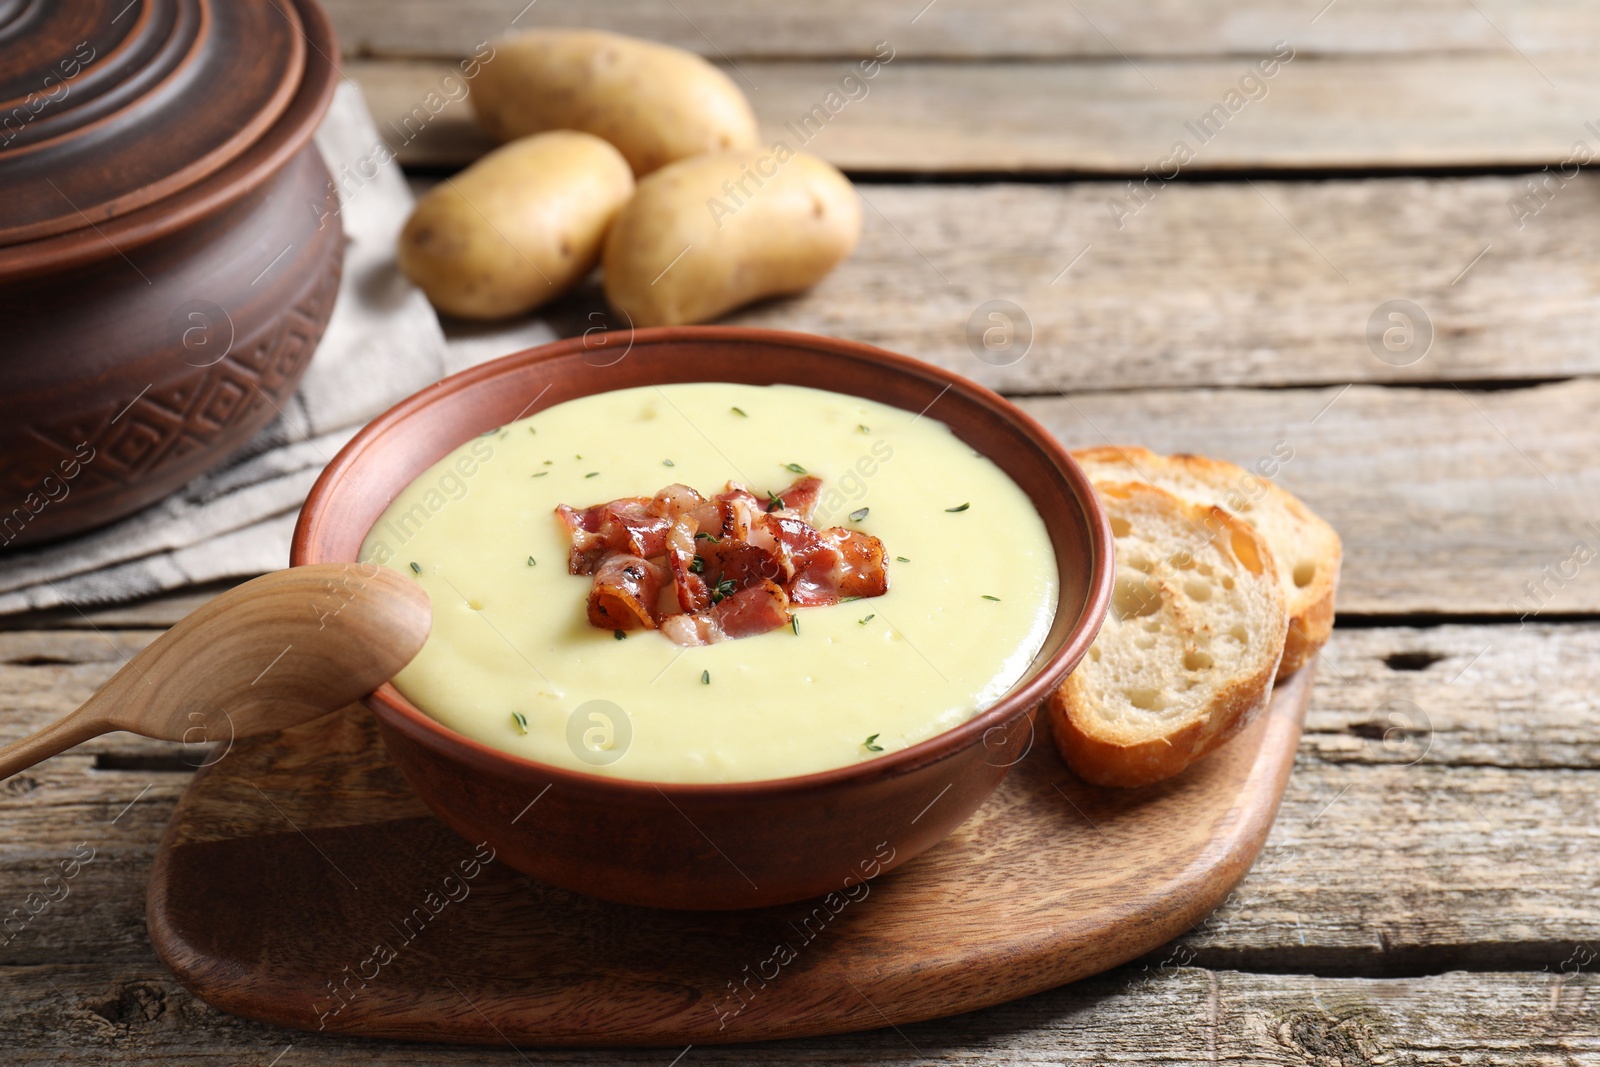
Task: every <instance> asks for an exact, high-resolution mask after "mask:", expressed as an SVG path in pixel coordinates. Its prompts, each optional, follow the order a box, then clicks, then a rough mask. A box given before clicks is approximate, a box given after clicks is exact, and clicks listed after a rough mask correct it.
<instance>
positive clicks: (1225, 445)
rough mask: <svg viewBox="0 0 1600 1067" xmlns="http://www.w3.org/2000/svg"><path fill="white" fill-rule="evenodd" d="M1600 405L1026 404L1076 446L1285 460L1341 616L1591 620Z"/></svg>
mask: <svg viewBox="0 0 1600 1067" xmlns="http://www.w3.org/2000/svg"><path fill="white" fill-rule="evenodd" d="M1597 405H1600V381H1595V380H1593V379H1578V380H1574V381H1570V382H1563V383H1559V384H1553V385H1545V386H1539V387H1537V388H1526V389H1508V390H1503V391H1494V392H1479V393H1469V392H1465V391H1462V390H1458V389H1402V388H1383V387H1377V386H1360V385H1358V386H1347V387H1343V388H1339V389H1333V388H1328V389H1317V390H1299V389H1287V390H1277V391H1272V390H1195V391H1172V392H1160V393H1156V392H1137V393H1097V394H1079V395H1075V396H1070V397H1067V396H1063V397H1060V398H1048V399H1047V398H1037V399H1028V400H1024V401H1022V407H1023V408H1024V410H1027V411H1028V412H1029V413H1031V414H1033V415H1034V416H1035V417H1037V418H1039V419H1040V420H1041V421H1043V422H1044V424H1045V425H1046V426H1047V427H1049V428H1050V430H1051V431H1052V432H1053V433H1055V435H1056V436H1057V437H1058V438H1060V439H1061V440H1062V441H1064V442H1066V443H1067V444H1069V445H1071V446H1073V447H1078V446H1084V445H1101V444H1108V443H1123V442H1131V443H1137V444H1145V445H1147V446H1149V447H1150V448H1152V449H1155V450H1156V451H1161V452H1198V453H1203V454H1207V455H1213V456H1220V457H1223V458H1227V459H1231V460H1233V461H1234V462H1236V463H1238V464H1240V465H1241V466H1244V467H1246V468H1251V469H1254V468H1255V467H1256V465H1257V464H1258V462H1260V461H1261V460H1262V459H1263V458H1264V457H1265V458H1267V459H1271V458H1272V456H1273V452H1274V449H1276V450H1277V451H1278V453H1279V454H1280V455H1284V454H1288V453H1289V452H1290V451H1292V458H1290V459H1288V461H1287V462H1285V463H1284V464H1283V466H1282V470H1281V472H1280V473H1279V475H1278V478H1277V480H1278V482H1279V484H1281V485H1283V486H1284V487H1286V488H1288V489H1290V490H1291V491H1293V492H1295V493H1297V494H1299V495H1300V496H1301V497H1302V499H1304V500H1305V501H1306V502H1307V503H1308V504H1309V505H1310V506H1311V507H1312V508H1313V509H1314V510H1315V511H1317V512H1318V513H1319V514H1321V515H1322V516H1323V517H1325V518H1326V519H1327V520H1328V521H1329V522H1331V523H1332V524H1333V525H1334V527H1335V529H1337V530H1339V532H1340V534H1341V536H1342V537H1343V539H1344V569H1343V577H1342V579H1341V582H1340V589H1339V610H1340V611H1342V612H1346V613H1351V614H1370V615H1394V614H1402V615H1410V614H1433V613H1438V614H1450V613H1462V614H1502V615H1515V616H1517V617H1518V618H1522V617H1525V616H1531V615H1534V614H1535V613H1553V612H1592V611H1595V610H1597V609H1600V574H1597V571H1596V568H1595V567H1593V566H1592V565H1591V564H1592V563H1593V561H1594V556H1595V554H1596V552H1597V551H1600V530H1597V528H1596V527H1595V526H1594V525H1593V524H1594V523H1595V521H1596V520H1597V519H1600V516H1597V515H1596V514H1595V511H1594V502H1595V501H1596V500H1600V468H1596V467H1595V465H1594V462H1593V458H1592V457H1593V451H1594V430H1593V426H1592V421H1593V416H1592V412H1593V411H1594V410H1595V408H1596V406H1597ZM931 414H933V415H935V416H936V415H937V414H938V409H937V407H935V408H934V409H933V411H932V412H931ZM1525 583H1528V584H1525Z"/></svg>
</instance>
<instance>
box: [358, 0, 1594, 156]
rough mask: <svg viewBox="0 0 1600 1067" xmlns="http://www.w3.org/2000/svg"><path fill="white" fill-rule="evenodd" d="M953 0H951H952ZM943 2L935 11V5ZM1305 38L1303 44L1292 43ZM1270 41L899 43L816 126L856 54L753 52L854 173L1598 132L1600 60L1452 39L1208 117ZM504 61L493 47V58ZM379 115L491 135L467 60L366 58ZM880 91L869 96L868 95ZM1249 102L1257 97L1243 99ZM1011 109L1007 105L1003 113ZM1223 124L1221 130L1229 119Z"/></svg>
mask: <svg viewBox="0 0 1600 1067" xmlns="http://www.w3.org/2000/svg"><path fill="white" fill-rule="evenodd" d="M941 2H942V0H941ZM935 10H937V8H935ZM1291 43H1293V44H1298V42H1294V41H1291ZM1268 54H1270V47H1269V48H1267V49H1263V50H1252V51H1247V52H1246V53H1245V54H1242V55H1238V56H1230V57H1215V56H1207V57H1204V58H1196V59H1187V60H1172V59H1140V60H1137V61H1123V60H1121V59H1096V60H1076V61H1073V60H1046V61H1026V62H1006V63H994V62H970V63H947V62H930V61H919V60H916V59H913V58H911V57H909V56H900V55H898V54H897V55H896V57H895V58H894V60H893V61H892V62H890V63H889V64H887V65H886V66H884V67H883V68H882V70H881V71H880V72H879V73H878V75H877V77H876V78H874V79H873V80H871V81H870V82H866V83H864V89H863V88H857V89H854V90H852V92H853V94H854V95H855V97H856V99H854V100H852V101H850V102H848V103H844V104H843V105H842V106H840V105H839V104H837V103H836V104H835V105H833V106H834V108H835V109H836V112H835V113H834V114H832V115H831V116H829V117H827V119H826V124H825V125H822V124H821V123H820V122H815V123H813V127H812V128H813V130H815V129H816V128H817V127H818V126H821V130H820V132H817V133H815V134H814V135H813V136H809V138H808V137H807V136H797V135H796V133H795V131H794V130H792V129H789V128H788V126H787V124H789V123H794V124H796V125H797V126H798V125H799V124H800V122H801V119H802V118H803V117H804V116H806V115H807V114H809V113H811V112H812V110H813V108H816V107H818V106H819V105H822V104H824V102H825V99H826V97H827V94H828V92H829V91H830V90H837V89H838V88H839V80H840V79H841V78H842V77H844V76H845V75H847V74H850V73H851V72H852V71H854V70H855V65H854V64H855V61H853V60H849V59H836V60H829V61H796V62H773V61H768V60H741V61H739V62H738V63H736V64H735V65H734V66H733V68H731V69H730V75H731V76H732V77H733V78H734V80H735V81H736V82H737V83H738V84H739V86H740V87H741V88H743V89H744V90H745V91H746V94H747V95H748V96H749V97H750V102H751V104H752V105H754V107H755V109H756V115H757V117H758V119H759V120H760V123H761V128H762V131H763V140H764V141H771V140H774V139H781V140H783V141H784V142H785V143H786V144H788V145H789V146H790V147H791V148H799V147H802V146H803V147H805V149H806V150H807V151H809V152H812V153H814V154H816V155H820V156H822V157H823V158H825V159H827V160H828V161H830V162H832V163H833V164H835V165H836V166H838V167H840V168H841V169H843V170H845V171H847V172H849V173H850V174H852V175H857V176H864V175H871V174H875V173H884V172H889V173H896V174H907V173H909V174H934V173H938V174H944V175H959V174H985V175H993V174H997V173H1023V172H1035V173H1050V174H1059V173H1073V174H1119V175H1137V176H1141V177H1142V176H1143V172H1144V168H1146V167H1149V168H1151V169H1152V170H1153V171H1161V172H1163V173H1167V174H1168V175H1169V176H1170V174H1171V172H1172V167H1171V166H1170V165H1169V166H1166V167H1163V166H1160V164H1162V162H1163V161H1165V160H1168V159H1169V158H1171V157H1172V156H1173V152H1174V144H1175V143H1176V142H1178V141H1180V140H1182V141H1185V142H1187V144H1188V145H1189V148H1190V149H1191V151H1192V153H1193V158H1192V159H1191V160H1188V161H1187V162H1185V161H1183V160H1181V159H1180V160H1179V162H1183V163H1184V166H1183V167H1182V170H1183V171H1184V172H1185V173H1189V174H1195V173H1203V172H1207V171H1225V172H1237V171H1241V170H1258V171H1259V170H1305V169H1310V170H1319V171H1321V170H1340V169H1358V170H1366V169H1376V168H1401V169H1415V168H1423V167H1484V166H1524V167H1528V168H1530V169H1536V168H1538V167H1541V166H1544V165H1545V164H1558V163H1560V162H1561V161H1563V160H1566V159H1568V158H1569V156H1571V155H1572V149H1573V143H1574V142H1575V141H1578V140H1586V141H1587V142H1588V144H1589V148H1590V153H1591V155H1592V154H1593V153H1594V152H1595V151H1597V150H1600V135H1596V134H1594V133H1592V132H1588V131H1586V130H1585V128H1584V124H1585V123H1586V122H1589V121H1591V120H1594V119H1596V118H1597V115H1596V114H1595V113H1594V111H1593V108H1592V106H1591V102H1592V101H1593V100H1594V98H1595V94H1596V91H1597V89H1600V71H1597V70H1596V68H1595V64H1594V63H1593V61H1592V59H1591V58H1590V57H1589V56H1587V55H1539V56H1536V57H1535V56H1529V55H1527V54H1524V55H1521V56H1519V55H1517V54H1515V53H1512V52H1509V51H1502V52H1499V53H1494V54H1440V55H1422V56H1408V57H1405V58H1403V59H1400V58H1396V57H1392V56H1381V57H1374V56H1345V57H1329V58H1317V57H1315V56H1313V55H1310V54H1299V53H1298V52H1297V53H1296V58H1295V59H1294V60H1293V61H1291V62H1289V63H1287V64H1285V65H1283V66H1282V67H1281V68H1280V69H1278V71H1277V73H1276V74H1275V76H1273V77H1272V78H1270V79H1267V80H1265V81H1263V82H1261V84H1260V85H1258V86H1247V88H1248V89H1249V91H1250V92H1251V94H1252V95H1254V96H1255V97H1256V99H1255V100H1254V101H1252V102H1242V103H1238V104H1232V105H1230V106H1231V107H1233V108H1234V110H1233V112H1232V113H1231V114H1228V113H1227V112H1224V113H1223V118H1224V119H1225V121H1223V122H1215V121H1214V122H1213V124H1212V130H1211V131H1210V132H1209V133H1205V135H1204V136H1202V132H1204V131H1201V132H1197V131H1196V130H1191V129H1189V128H1188V127H1187V126H1186V125H1185V124H1186V123H1194V124H1196V125H1197V126H1198V124H1199V122H1200V120H1201V118H1202V117H1203V116H1204V115H1206V114H1207V113H1208V112H1209V111H1210V110H1211V108H1212V107H1213V106H1216V105H1222V104H1224V103H1225V102H1226V96H1227V94H1228V92H1229V91H1230V90H1234V91H1235V92H1236V93H1237V91H1238V87H1239V84H1240V79H1241V78H1243V77H1244V76H1246V75H1247V74H1250V73H1251V72H1253V71H1254V70H1255V64H1256V62H1257V61H1258V60H1260V59H1262V58H1263V57H1265V56H1266V55H1268ZM490 62H493V60H490ZM346 73H347V74H349V76H351V77H352V78H354V79H355V80H356V82H357V83H358V84H359V85H361V87H362V89H363V91H364V92H365V93H366V96H367V100H368V104H369V106H370V107H371V108H372V111H373V116H374V118H375V119H376V120H377V124H378V128H379V130H380V132H381V133H382V134H383V136H384V137H385V138H386V139H387V140H388V142H389V145H390V147H391V148H392V149H393V150H394V151H396V152H397V153H398V156H399V158H400V161H401V162H402V163H403V164H404V165H406V166H415V167H438V168H450V169H454V168H456V167H460V166H464V165H465V164H466V163H468V162H470V161H471V160H473V159H475V158H477V156H479V155H481V154H482V153H483V152H484V151H486V150H487V149H488V148H489V147H490V145H491V142H489V141H488V139H487V138H486V137H484V136H483V135H482V134H481V133H479V132H478V131H477V129H476V127H475V125H474V123H473V120H472V115H471V110H472V109H471V107H470V106H469V105H468V104H467V103H465V96H466V93H467V91H468V88H469V83H466V82H464V81H463V80H462V79H461V77H460V71H459V69H458V68H457V66H456V65H455V64H453V63H441V62H435V61H421V62H419V61H365V60H356V61H351V62H350V63H348V64H347V65H346ZM863 91H865V95H864V96H863V95H861V94H862V92H863ZM1236 99H1238V100H1240V101H1242V100H1243V97H1242V96H1240V97H1237V98H1236ZM997 116H1004V119H1003V121H999V120H997ZM1219 127H1220V128H1219Z"/></svg>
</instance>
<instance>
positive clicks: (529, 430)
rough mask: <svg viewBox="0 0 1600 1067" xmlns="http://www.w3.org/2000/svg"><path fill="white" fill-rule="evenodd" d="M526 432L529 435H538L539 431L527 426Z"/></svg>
mask: <svg viewBox="0 0 1600 1067" xmlns="http://www.w3.org/2000/svg"><path fill="white" fill-rule="evenodd" d="M528 432H529V433H538V432H539V431H538V430H535V429H534V428H533V427H532V426H529V427H528Z"/></svg>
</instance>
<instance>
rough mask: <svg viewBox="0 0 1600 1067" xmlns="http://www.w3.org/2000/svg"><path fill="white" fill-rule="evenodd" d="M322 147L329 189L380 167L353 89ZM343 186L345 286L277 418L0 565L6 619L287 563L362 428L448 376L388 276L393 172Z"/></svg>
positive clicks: (321, 133)
mask: <svg viewBox="0 0 1600 1067" xmlns="http://www.w3.org/2000/svg"><path fill="white" fill-rule="evenodd" d="M316 144H317V148H318V150H319V151H320V152H321V153H322V157H323V159H324V160H325V161H326V162H327V164H328V169H329V171H330V172H332V173H333V174H334V176H335V178H336V180H337V179H338V177H339V176H340V175H351V174H362V173H364V170H367V169H370V164H368V165H367V166H366V167H365V168H361V167H360V166H359V164H361V163H362V162H363V161H365V160H368V159H371V158H374V157H375V158H384V156H383V155H382V154H379V153H381V151H382V149H381V146H382V144H383V141H382V139H381V138H380V137H379V136H378V131H377V129H376V128H375V127H374V126H373V123H372V116H371V114H370V113H369V112H368V111H367V106H366V102H365V101H364V100H363V99H362V97H361V93H360V90H358V89H357V88H356V87H355V86H354V85H353V84H351V83H350V82H345V83H344V84H342V85H340V86H339V90H338V93H337V94H336V95H335V97H334V101H333V106H332V108H331V109H330V110H329V112H328V115H327V117H326V118H324V119H323V121H322V125H321V127H320V128H319V129H318V131H317V134H316ZM339 184H340V191H341V196H342V198H343V204H342V208H341V211H340V221H341V222H342V223H343V225H344V232H345V259H344V277H343V280H342V281H341V282H340V285H339V296H338V299H337V300H336V301H335V302H334V307H333V317H332V319H331V320H330V321H329V323H328V329H327V332H326V333H325V334H324V335H323V338H322V343H321V344H320V345H319V346H318V347H317V353H316V355H315V356H314V357H313V358H312V361H311V367H310V370H309V371H308V372H307V374H306V376H305V379H304V380H303V381H302V382H301V383H300V388H299V390H298V391H297V392H296V393H295V396H294V397H293V399H292V400H291V402H290V403H288V404H286V405H284V409H283V416H282V417H281V418H280V419H278V420H276V421H275V422H273V423H272V424H271V425H269V426H267V427H266V428H265V429H263V430H262V431H261V432H260V433H259V434H257V435H256V437H255V438H254V439H253V440H252V441H251V442H250V443H249V444H248V445H247V446H246V447H245V448H244V449H243V450H241V452H240V454H239V455H237V456H235V457H233V458H232V459H231V460H229V462H228V463H227V464H226V465H225V466H223V467H221V468H219V469H218V470H215V471H213V472H211V473H210V474H207V475H205V476H204V477H201V478H198V479H196V480H195V481H194V482H192V483H190V484H189V485H188V486H186V487H185V488H184V489H182V490H180V491H179V492H178V493H176V494H174V495H173V496H171V497H168V498H167V499H166V500H164V501H162V502H160V503H158V504H154V505H152V506H150V507H148V508H146V509H145V510H143V511H141V512H139V513H138V514H135V515H132V516H130V517H128V518H126V519H123V520H122V521H121V522H118V523H116V524H115V525H112V526H109V527H106V528H105V529H102V530H97V531H95V532H93V533H90V534H85V535H83V536H81V537H76V538H73V539H71V540H70V541H64V542H60V543H57V544H51V545H44V546H41V547H39V548H36V549H32V550H26V551H22V552H15V553H9V554H7V555H5V556H4V557H0V615H4V614H14V613H16V612H21V611H28V610H31V609H36V608H49V607H56V606H58V605H62V604H70V605H77V606H87V605H91V604H101V603H107V602H112V601H119V600H131V599H133V598H135V597H141V596H147V595H149V594H151V593H158V592H162V591H164V590H169V589H177V588H181V587H183V586H186V585H192V584H196V583H200V582H208V581H214V580H217V579H221V578H236V577H244V576H247V575H255V574H261V573H264V572H266V571H270V570H276V569H278V568H280V567H284V566H287V565H288V562H289V536H290V533H291V532H292V531H293V529H294V522H295V516H296V514H297V512H298V511H299V508H300V504H301V502H302V501H304V500H305V496H306V493H307V492H308V491H310V489H311V485H312V483H313V482H315V481H316V479H317V475H318V474H319V473H320V472H321V471H322V468H323V467H324V466H325V465H326V464H327V462H328V461H329V460H330V459H332V458H333V456H334V454H335V453H336V452H338V450H339V449H340V448H341V447H343V445H344V443H345V442H346V441H348V440H349V439H350V438H351V436H353V435H354V434H355V432H356V430H357V429H358V428H359V427H360V426H361V425H362V424H363V423H365V422H366V421H367V420H369V419H371V418H373V417H374V416H375V415H378V414H379V413H381V412H382V411H384V410H385V409H387V408H388V407H390V406H391V405H392V404H394V403H395V402H396V401H398V400H400V399H402V398H403V397H405V396H408V395H409V394H411V393H414V392H416V391H417V390H418V389H420V388H422V387H423V386H425V385H428V384H429V383H431V382H434V381H437V380H438V379H439V378H441V377H442V376H443V375H444V374H446V373H447V372H448V371H449V370H451V369H455V368H454V367H453V366H452V365H451V361H450V360H449V357H448V353H447V349H446V346H445V340H444V335H443V333H442V332H441V330H440V328H439V320H438V319H437V318H436V317H435V315H434V313H433V309H432V308H431V307H429V306H428V301H427V299H426V298H425V297H423V295H422V293H421V292H419V291H418V290H417V289H416V288H415V287H414V286H412V285H411V283H410V282H408V281H406V279H405V278H404V277H403V276H402V275H401V274H400V272H399V269H398V268H397V266H396V265H395V259H394V242H395V237H396V235H397V234H398V233H399V232H400V227H401V226H402V225H404V224H405V220H406V216H407V215H409V214H410V212H411V206H412V203H413V201H412V198H411V193H410V191H409V189H408V188H407V186H406V182H405V178H404V176H403V175H402V174H401V173H400V169H399V166H398V165H397V164H395V163H392V162H391V163H388V164H386V165H385V166H383V167H382V168H380V169H379V171H378V174H377V176H376V177H375V178H374V179H372V180H371V181H367V182H365V183H359V182H358V181H356V180H349V181H343V182H340V183H339ZM458 362H459V361H458Z"/></svg>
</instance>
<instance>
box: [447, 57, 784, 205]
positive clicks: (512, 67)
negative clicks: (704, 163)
mask: <svg viewBox="0 0 1600 1067" xmlns="http://www.w3.org/2000/svg"><path fill="white" fill-rule="evenodd" d="M472 106H473V109H474V110H475V111H476V112H477V114H478V123H479V124H480V125H481V126H482V127H483V128H484V130H486V131H487V132H488V133H489V135H490V136H491V137H494V138H496V139H497V140H501V141H508V140H510V139H512V138H513V137H522V136H525V135H527V134H530V133H539V132H540V131H543V130H583V131H584V132H585V133H592V134H594V135H595V136H597V137H604V138H605V139H606V140H608V141H610V142H611V143H612V144H614V145H616V146H617V148H618V150H620V151H621V152H622V154H623V155H624V156H626V157H627V160H628V163H629V164H630V165H631V166H632V167H633V172H634V174H635V175H640V176H642V175H645V174H649V173H650V172H651V171H653V170H656V169H657V168H660V167H663V166H666V165H667V164H668V163H671V162H673V161H674V160H679V159H683V158H684V157H686V156H693V155H699V154H700V153H702V152H714V151H718V150H721V149H729V148H749V147H752V146H753V145H754V144H755V143H756V118H755V114H754V112H752V111H751V110H750V102H749V101H748V100H746V99H745V98H744V94H743V93H741V92H740V91H739V87H738V86H736V85H734V84H733V82H732V80H730V79H729V78H728V76H727V75H726V74H723V73H722V72H721V71H720V70H718V69H717V68H716V67H713V66H712V65H711V64H710V63H707V62H706V61H705V60H703V59H701V58H700V57H699V56H697V55H695V54H694V53H692V52H685V51H683V50H682V49H680V48H669V47H667V46H666V45H661V44H654V43H652V42H650V41H641V40H638V39H637V38H633V37H623V36H621V35H619V34H615V33H602V32H600V31H598V30H531V31H529V32H527V33H523V34H519V35H518V36H516V37H513V38H510V39H509V40H507V41H505V42H503V43H501V42H496V51H495V55H494V59H493V61H492V62H487V63H484V64H483V67H482V70H481V71H480V72H479V74H478V78H477V80H476V81H475V82H474V83H473V87H472Z"/></svg>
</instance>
